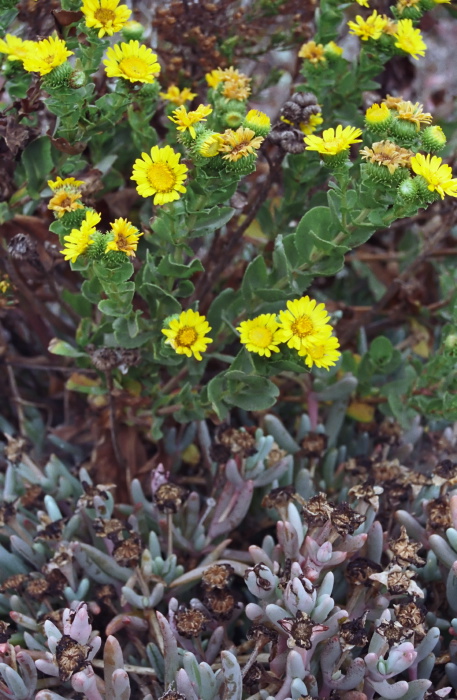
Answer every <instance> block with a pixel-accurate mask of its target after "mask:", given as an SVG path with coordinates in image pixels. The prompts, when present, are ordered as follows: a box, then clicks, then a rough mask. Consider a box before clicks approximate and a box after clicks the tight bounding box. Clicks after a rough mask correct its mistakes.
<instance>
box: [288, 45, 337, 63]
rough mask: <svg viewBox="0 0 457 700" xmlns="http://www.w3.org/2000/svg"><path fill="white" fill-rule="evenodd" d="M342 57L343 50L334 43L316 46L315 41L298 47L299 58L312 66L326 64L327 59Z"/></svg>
mask: <svg viewBox="0 0 457 700" xmlns="http://www.w3.org/2000/svg"><path fill="white" fill-rule="evenodd" d="M342 55H343V49H342V48H341V46H338V44H336V43H335V42H334V41H329V43H328V44H325V46H324V44H316V42H315V41H307V42H306V44H303V45H302V46H301V47H300V50H299V52H298V56H299V58H303V59H304V60H305V61H309V62H310V63H311V64H313V65H314V66H317V65H318V64H320V63H322V64H325V63H327V59H328V58H335V57H339V56H342Z"/></svg>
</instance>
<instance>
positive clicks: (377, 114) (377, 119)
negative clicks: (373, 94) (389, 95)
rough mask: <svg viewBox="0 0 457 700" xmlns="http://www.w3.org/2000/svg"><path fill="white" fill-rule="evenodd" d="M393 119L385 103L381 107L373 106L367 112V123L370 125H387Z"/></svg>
mask: <svg viewBox="0 0 457 700" xmlns="http://www.w3.org/2000/svg"><path fill="white" fill-rule="evenodd" d="M391 118H392V115H391V113H390V110H389V108H388V107H387V105H386V104H385V103H384V102H383V103H382V104H380V105H379V104H377V103H375V104H374V105H371V107H368V109H367V111H366V112H365V121H366V123H367V124H368V125H378V124H385V123H386V122H388V121H390V119H391Z"/></svg>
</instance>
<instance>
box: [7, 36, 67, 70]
mask: <svg viewBox="0 0 457 700" xmlns="http://www.w3.org/2000/svg"><path fill="white" fill-rule="evenodd" d="M0 53H4V54H6V56H7V58H8V60H9V61H20V62H21V63H22V66H23V67H24V69H25V70H26V71H28V72H29V73H39V74H40V75H48V73H50V72H51V71H52V70H53V69H54V68H57V67H58V66H61V65H62V63H65V62H66V60H67V58H68V57H69V56H72V55H73V51H69V50H68V49H67V45H66V43H65V41H64V40H63V39H59V38H57V37H53V36H50V37H48V38H47V39H42V40H41V41H28V40H27V41H23V40H22V39H20V38H19V37H17V36H14V35H13V34H7V35H6V36H5V38H4V39H0Z"/></svg>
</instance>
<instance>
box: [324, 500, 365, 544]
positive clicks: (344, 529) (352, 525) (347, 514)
mask: <svg viewBox="0 0 457 700" xmlns="http://www.w3.org/2000/svg"><path fill="white" fill-rule="evenodd" d="M365 520H366V516H365V515H362V514H361V513H356V511H355V510H352V508H351V506H350V505H348V504H347V503H344V502H343V503H338V505H336V506H335V507H334V509H333V513H332V515H331V521H332V525H333V527H334V528H335V530H336V531H337V532H338V534H339V535H341V536H342V537H344V535H352V534H354V531H355V530H356V529H357V528H358V527H359V525H362V523H364V522H365Z"/></svg>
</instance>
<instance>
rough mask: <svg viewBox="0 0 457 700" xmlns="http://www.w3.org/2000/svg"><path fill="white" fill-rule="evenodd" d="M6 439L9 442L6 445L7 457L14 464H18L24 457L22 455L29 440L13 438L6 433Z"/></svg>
mask: <svg viewBox="0 0 457 700" xmlns="http://www.w3.org/2000/svg"><path fill="white" fill-rule="evenodd" d="M6 439H7V444H6V445H5V457H6V459H7V460H8V461H10V462H11V463H12V464H18V463H19V462H20V461H21V459H22V455H23V454H24V449H25V447H26V445H27V441H26V440H24V439H23V438H13V437H11V435H8V434H6Z"/></svg>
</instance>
